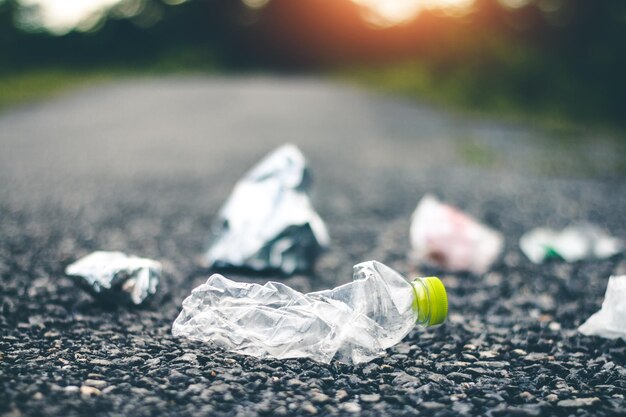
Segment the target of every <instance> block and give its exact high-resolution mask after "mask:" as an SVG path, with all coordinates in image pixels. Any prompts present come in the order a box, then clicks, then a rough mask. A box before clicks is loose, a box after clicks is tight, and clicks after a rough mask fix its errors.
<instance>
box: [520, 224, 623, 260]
mask: <svg viewBox="0 0 626 417" xmlns="http://www.w3.org/2000/svg"><path fill="white" fill-rule="evenodd" d="M519 245H520V248H521V249H522V252H524V254H525V255H526V256H527V257H528V259H530V260H531V261H532V262H533V263H536V264H540V263H542V262H544V261H546V260H548V259H562V260H565V261H567V262H576V261H581V260H583V259H594V258H595V259H604V258H610V257H611V256H614V255H617V254H618V253H620V252H622V251H623V250H624V242H623V241H622V240H621V239H618V238H615V237H612V236H610V235H609V234H608V233H606V232H605V231H603V230H602V229H600V228H599V227H597V226H594V225H591V224H580V225H572V226H568V227H566V228H565V229H563V230H561V231H557V230H553V229H548V228H543V227H540V228H537V229H533V230H531V231H530V232H528V233H526V234H524V235H523V236H522V237H521V239H520V241H519Z"/></svg>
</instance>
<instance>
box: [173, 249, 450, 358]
mask: <svg viewBox="0 0 626 417" xmlns="http://www.w3.org/2000/svg"><path fill="white" fill-rule="evenodd" d="M447 312H448V301H447V295H446V291H445V288H444V286H443V284H442V283H441V281H440V280H439V279H438V278H434V277H429V278H418V279H416V280H414V281H412V282H409V281H407V280H406V279H405V278H404V277H402V276H401V275H400V274H399V273H398V272H396V271H394V270H393V269H391V268H389V267H388V266H386V265H383V264H381V263H379V262H376V261H368V262H363V263H360V264H358V265H355V266H354V273H353V281H352V282H350V283H347V284H344V285H341V286H339V287H337V288H334V289H331V290H324V291H317V292H312V293H308V294H302V293H300V292H298V291H295V290H293V289H292V288H290V287H288V286H286V285H284V284H281V283H278V282H268V283H266V284H265V285H262V286H261V285H259V284H251V283H240V282H234V281H231V280H229V279H227V278H225V277H223V276H222V275H219V274H214V275H212V276H211V277H210V278H209V279H208V280H207V282H206V283H205V284H202V285H200V286H199V287H197V288H195V289H194V290H193V291H192V293H191V295H190V296H189V297H187V299H185V301H183V308H182V311H181V313H180V315H179V316H178V318H177V319H176V321H175V322H174V325H173V328H172V333H173V335H174V336H180V337H187V338H190V339H193V340H200V341H203V342H207V343H214V344H215V345H217V346H221V347H224V348H226V349H230V350H233V351H235V352H238V353H242V354H246V355H252V356H256V357H259V358H263V357H274V358H279V359H286V358H311V359H313V360H316V361H318V362H323V363H329V362H330V361H331V360H333V359H335V360H338V361H342V362H346V363H362V362H367V361H370V360H372V359H374V358H376V357H379V356H381V355H382V354H384V352H385V349H387V348H389V347H391V346H393V345H395V344H396V343H398V342H400V341H401V340H402V339H403V338H404V337H405V336H406V335H407V334H408V333H409V332H410V331H411V329H413V327H414V326H415V325H416V324H420V325H422V326H433V325H437V324H441V323H443V322H444V321H445V319H446V316H447Z"/></svg>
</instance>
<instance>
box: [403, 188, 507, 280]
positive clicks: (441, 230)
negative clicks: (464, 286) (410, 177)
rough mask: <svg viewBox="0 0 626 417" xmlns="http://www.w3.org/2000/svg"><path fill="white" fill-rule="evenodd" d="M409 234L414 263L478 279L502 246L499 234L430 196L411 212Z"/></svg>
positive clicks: (423, 199) (501, 237)
mask: <svg viewBox="0 0 626 417" xmlns="http://www.w3.org/2000/svg"><path fill="white" fill-rule="evenodd" d="M410 234H411V246H412V252H411V259H412V261H413V262H414V263H418V264H419V263H422V262H424V263H427V264H431V265H436V266H438V267H440V268H443V269H446V270H448V271H469V272H472V273H474V274H477V275H480V274H484V273H485V272H487V271H488V270H489V268H490V267H491V265H492V264H493V262H494V261H495V260H496V259H497V258H498V256H499V255H500V253H501V252H502V248H503V246H504V238H503V236H502V234H501V233H499V232H497V231H495V230H493V229H491V228H489V227H487V226H485V225H483V224H480V223H479V222H478V221H477V220H476V219H474V218H472V217H471V216H469V215H467V214H465V213H463V212H461V211H460V210H459V209H457V208H455V207H452V206H449V205H447V204H443V203H441V202H440V201H439V200H437V198H435V197H434V196H432V195H425V196H424V197H423V198H422V199H421V200H420V202H419V204H418V205H417V208H416V209H415V211H414V212H413V216H412V221H411V232H410Z"/></svg>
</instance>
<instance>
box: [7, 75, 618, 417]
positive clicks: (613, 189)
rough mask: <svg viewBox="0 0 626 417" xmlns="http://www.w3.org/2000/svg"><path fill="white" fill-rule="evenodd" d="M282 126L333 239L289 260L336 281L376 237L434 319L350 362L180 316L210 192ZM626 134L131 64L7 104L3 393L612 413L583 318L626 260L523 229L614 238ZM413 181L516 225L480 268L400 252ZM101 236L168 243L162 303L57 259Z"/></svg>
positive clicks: (104, 411)
mask: <svg viewBox="0 0 626 417" xmlns="http://www.w3.org/2000/svg"><path fill="white" fill-rule="evenodd" d="M285 142H292V143H295V144H297V145H298V146H299V147H300V148H301V149H302V150H303V152H304V153H305V155H306V156H307V158H308V160H309V163H310V166H311V169H312V171H313V174H314V180H315V184H314V190H315V191H314V197H313V200H314V205H315V207H316V208H317V210H318V212H319V213H320V215H321V216H322V218H324V220H325V221H326V223H327V225H328V228H329V231H330V234H331V237H332V240H333V246H332V249H331V250H330V251H329V252H328V253H327V254H325V255H324V256H323V257H322V258H321V259H320V260H319V262H318V265H317V268H316V271H315V274H314V275H311V276H304V275H301V276H295V277H291V278H287V279H282V281H283V282H286V283H287V284H289V285H292V286H294V287H295V288H297V289H299V290H302V291H309V290H312V289H320V288H327V287H329V286H334V285H336V284H340V283H344V282H347V281H349V280H350V279H351V268H352V265H353V264H355V263H358V262H361V261H364V260H369V259H376V260H379V261H382V262H384V263H387V264H389V265H390V266H392V267H394V268H395V269H397V270H399V271H401V272H402V273H405V274H407V275H415V274H420V273H439V275H440V276H441V277H442V279H443V281H444V283H445V284H446V286H447V288H448V292H449V297H450V316H449V320H448V322H447V323H446V324H445V325H444V326H441V327H439V328H436V329H430V330H424V329H416V330H415V331H413V332H412V333H411V334H410V335H408V336H407V337H406V339H405V340H404V341H403V342H402V343H400V344H398V345H397V346H395V347H393V348H391V349H389V350H388V352H387V355H386V356H385V357H383V358H380V359H377V360H375V361H373V362H371V363H369V364H364V365H359V366H354V367H352V366H348V365H343V364H339V363H332V364H330V365H328V366H327V365H320V364H317V363H315V362H311V361H308V360H285V361H279V360H256V359H254V358H251V357H244V356H239V355H235V354H232V353H229V352H226V351H222V350H219V349H216V348H214V347H212V346H210V345H208V344H202V343H196V342H188V341H185V340H178V339H175V338H173V337H172V335H171V324H172V322H173V320H174V319H175V318H176V316H177V314H178V312H179V311H180V304H181V302H182V300H183V299H184V298H185V297H186V296H187V295H188V294H189V292H190V291H191V289H192V288H194V287H195V286H196V285H198V284H200V283H201V282H203V281H204V280H205V279H206V277H207V276H208V274H209V271H203V270H202V269H201V268H199V266H198V256H199V255H200V254H201V253H202V251H203V250H204V248H205V244H206V240H207V236H208V230H209V226H210V224H211V222H212V220H213V219H214V218H215V215H216V212H217V210H218V209H219V207H220V205H221V204H222V203H223V201H224V200H225V198H226V197H227V196H228V194H229V192H230V190H231V188H232V186H233V184H234V183H235V182H236V180H237V179H238V178H239V177H240V176H241V175H242V174H243V173H244V172H245V171H246V170H247V169H248V168H249V167H250V166H252V165H253V164H254V163H255V162H256V161H257V160H258V159H259V158H261V157H262V156H263V155H265V154H266V153H267V152H269V151H271V150H272V149H273V148H275V147H276V146H278V145H280V144H283V143H285ZM625 155H626V151H625V147H624V143H623V141H622V142H620V141H617V140H613V139H611V138H610V136H608V135H604V134H596V133H594V132H588V133H584V134H581V135H576V136H571V135H569V134H566V133H562V132H561V133H549V132H544V131H541V130H537V129H532V128H529V127H525V126H522V125H516V124H510V123H501V122H494V121H492V120H478V119H469V118H466V117H463V116H460V115H454V114H450V113H447V112H445V111H442V110H438V109H435V108H432V107H429V106H426V105H418V104H414V103H409V102H404V101H402V100H400V99H394V98H390V97H381V96H376V95H373V94H369V93H365V92H361V91H357V90H353V89H350V88H347V87H343V86H338V85H335V84H332V83H328V82H324V81H320V80H315V79H278V78H271V77H250V78H165V79H152V80H141V81H133V80H128V81H123V82H118V83H114V84H110V85H102V86H99V87H94V88H90V89H86V90H81V91H78V92H74V93H71V94H67V95H64V96H61V97H57V98H55V99H50V100H48V101H45V102H42V103H37V104H32V105H28V106H23V107H20V108H15V109H12V110H9V111H6V112H4V113H3V114H0V277H1V284H0V285H1V287H0V307H1V309H0V412H2V414H3V415H6V416H11V417H17V416H22V415H24V416H35V415H46V416H74V415H90V416H100V415H107V416H117V415H124V416H156V415H176V416H181V415H182V416H228V417H235V416H256V415H276V416H285V415H304V416H310V415H315V414H318V415H358V414H362V415H365V416H383V415H384V416H387V415H390V416H391V415H410V416H415V415H417V414H422V415H438V416H439V415H440V416H448V415H450V416H452V415H454V416H458V415H479V414H480V415H482V414H486V415H492V416H499V415H615V414H622V415H624V414H625V413H626V405H625V404H626V403H625V401H624V393H625V391H626V370H625V368H624V365H625V362H626V344H625V343H624V342H623V341H621V340H613V341H611V340H605V339H600V338H595V337H585V336H582V335H580V334H578V333H577V331H576V328H577V326H578V325H579V324H580V323H582V322H583V321H584V320H585V319H586V318H587V317H589V315H591V314H592V313H593V312H595V311H597V310H598V309H599V307H600V305H601V302H602V299H603V295H604V291H605V288H606V283H607V279H608V277H609V276H610V275H611V274H617V273H626V260H625V259H626V258H625V257H624V256H623V255H619V256H617V257H615V258H612V259H609V260H604V261H589V262H579V263H575V264H565V263H561V262H552V263H549V264H546V265H542V266H536V265H533V264H531V263H530V262H529V261H528V260H527V259H526V258H525V257H524V256H523V254H522V253H521V252H520V250H519V248H518V245H517V241H518V239H519V237H520V236H521V234H522V233H523V232H524V231H526V230H528V229H529V228H531V227H535V226H542V225H548V226H556V227H559V226H565V225H567V224H568V223H570V222H576V221H591V222H594V223H597V224H600V225H602V226H603V227H605V228H607V229H608V230H610V231H611V232H612V233H613V234H615V235H617V236H620V237H622V238H626V224H625V223H624V215H625V214H626V181H625V179H624V178H626V175H625V174H626V169H625V167H626V163H625V161H626V156H625ZM427 192H430V193H434V194H436V195H438V196H439V197H440V198H442V199H444V200H445V201H447V202H450V203H452V204H455V205H457V206H459V207H461V208H462V209H464V210H466V211H468V212H470V213H472V214H473V215H475V216H476V217H478V218H480V219H481V220H483V221H485V222H486V223H488V224H490V225H492V226H493V227H495V228H497V229H499V230H501V231H502V232H503V233H504V234H505V235H506V238H507V241H506V250H505V253H504V255H503V257H502V258H501V259H500V260H499V261H498V263H497V264H496V265H495V266H494V268H493V271H492V272H491V273H489V274H487V275H485V276H483V277H477V276H472V275H469V274H446V273H443V272H441V271H436V270H435V271H433V270H429V269H425V268H422V269H420V270H414V268H412V267H410V266H409V264H408V262H407V260H406V254H407V251H408V228H409V221H410V214H411V212H412V210H413V209H414V207H415V205H416V203H417V201H418V200H419V198H420V197H421V196H423V195H424V194H425V193H427ZM97 249H103V250H122V251H127V252H130V253H134V254H137V255H141V256H146V257H151V258H155V259H159V260H161V261H163V262H166V264H167V268H168V270H169V273H168V276H167V279H166V282H165V284H166V286H167V289H166V291H164V293H163V294H162V299H161V300H160V302H159V303H158V304H157V305H153V306H151V307H148V308H144V309H130V310H129V309H118V310H113V311H111V310H107V309H105V308H103V307H102V306H100V305H99V304H98V303H95V302H94V301H93V300H92V299H91V298H90V297H89V296H88V295H86V294H85V293H83V292H82V291H81V290H80V289H78V288H76V287H75V285H74V284H73V283H72V282H71V281H70V280H68V279H67V278H65V277H64V276H63V270H64V268H65V266H66V265H67V264H68V263H70V262H72V261H73V260H75V259H77V258H79V257H81V256H83V255H85V254H87V253H89V252H91V251H93V250H97ZM231 277H233V278H237V279H246V280H253V281H257V282H262V281H263V280H265V279H268V277H263V278H260V277H253V276H238V275H237V276H236V275H234V274H233V275H231ZM269 278H276V279H280V278H279V277H269Z"/></svg>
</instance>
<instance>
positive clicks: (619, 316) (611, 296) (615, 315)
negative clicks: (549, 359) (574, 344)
mask: <svg viewBox="0 0 626 417" xmlns="http://www.w3.org/2000/svg"><path fill="white" fill-rule="evenodd" d="M625 317H626V275H620V276H613V277H610V278H609V283H608V285H607V287H606V294H605V295H604V301H603V302H602V308H601V309H600V311H598V312H597V313H595V314H593V315H592V316H591V317H589V318H588V319H587V321H586V322H584V323H583V324H582V325H581V326H580V327H579V328H578V331H579V332H580V333H582V334H584V335H586V336H600V337H605V338H608V339H616V338H618V337H621V338H622V339H624V340H626V321H624V318H625Z"/></svg>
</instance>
